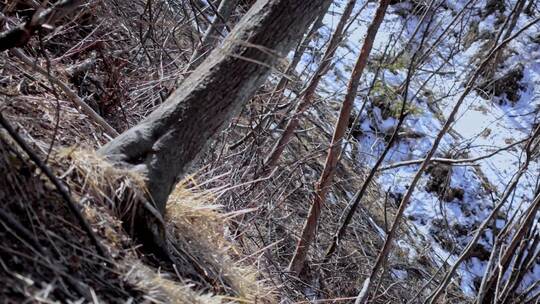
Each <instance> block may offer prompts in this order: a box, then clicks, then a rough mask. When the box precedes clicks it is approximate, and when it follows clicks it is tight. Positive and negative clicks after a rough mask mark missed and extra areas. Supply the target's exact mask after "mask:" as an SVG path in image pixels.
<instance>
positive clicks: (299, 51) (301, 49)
mask: <svg viewBox="0 0 540 304" xmlns="http://www.w3.org/2000/svg"><path fill="white" fill-rule="evenodd" d="M331 4H332V2H328V5H327V6H326V7H325V8H324V9H323V11H324V13H322V14H319V17H318V18H317V19H316V20H315V22H313V25H312V26H311V29H310V30H309V32H308V34H307V35H306V37H304V39H303V40H302V42H300V44H298V47H297V48H296V50H295V51H294V55H293V58H292V60H291V63H289V65H288V66H287V70H285V75H291V74H293V73H294V71H295V70H296V67H297V66H298V63H300V59H302V56H303V55H304V53H305V52H306V49H307V47H308V46H309V43H310V42H311V40H312V39H313V37H314V36H315V34H316V33H317V32H318V31H319V29H320V28H321V26H323V20H324V16H325V15H326V12H327V11H328V9H329V8H330V5H331ZM288 82H289V80H288V79H287V77H285V76H283V77H281V79H280V80H279V82H278V84H277V85H276V88H275V89H274V91H278V92H280V91H281V90H283V89H284V88H285V87H286V86H287V83H288Z"/></svg>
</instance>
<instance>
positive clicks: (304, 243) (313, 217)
mask: <svg viewBox="0 0 540 304" xmlns="http://www.w3.org/2000/svg"><path fill="white" fill-rule="evenodd" d="M389 2H390V0H381V1H380V2H379V7H378V8H377V11H376V13H375V16H374V17H373V21H372V22H371V24H370V25H369V28H368V30H367V34H366V37H365V39H364V45H363V46H362V49H361V51H360V55H358V59H357V61H356V64H355V66H354V69H353V72H352V75H351V79H350V80H349V84H348V89H347V94H346V95H345V99H344V100H343V105H342V106H341V110H340V113H339V118H338V121H337V123H336V127H335V130H334V135H333V137H332V142H331V143H330V148H329V150H328V155H327V157H326V163H325V165H324V169H323V172H322V174H321V177H320V179H319V182H318V183H317V185H316V187H315V196H314V198H313V202H312V203H311V208H310V209H309V214H308V217H307V219H306V222H305V224H304V228H303V229H302V235H301V237H300V240H299V241H298V244H297V246H296V250H295V253H294V256H293V258H292V259H291V263H290V265H289V270H290V271H291V272H292V273H294V274H296V275H299V274H300V272H301V271H302V269H303V267H304V263H305V260H306V256H307V251H308V249H309V246H310V245H311V243H312V242H313V239H314V238H315V230H316V228H317V223H318V221H319V216H320V214H321V208H322V205H323V204H324V201H325V199H326V193H327V191H328V187H329V186H330V184H331V183H332V178H333V176H334V172H335V170H336V165H337V162H338V158H339V155H340V153H341V144H342V143H341V141H342V139H343V136H344V135H345V132H346V131H347V126H348V123H349V117H350V115H351V110H352V108H353V104H354V100H355V98H356V95H357V92H358V85H359V83H360V77H361V76H362V72H363V71H364V67H365V66H366V64H367V60H368V57H369V54H370V52H371V48H372V47H373V41H374V40H375V36H376V35H377V31H378V30H379V26H380V25H381V23H382V21H383V19H384V15H385V13H386V8H387V7H388V4H389Z"/></svg>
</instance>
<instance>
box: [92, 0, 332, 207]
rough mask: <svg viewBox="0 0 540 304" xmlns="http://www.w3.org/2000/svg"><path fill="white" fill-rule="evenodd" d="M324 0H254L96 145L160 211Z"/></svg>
mask: <svg viewBox="0 0 540 304" xmlns="http://www.w3.org/2000/svg"><path fill="white" fill-rule="evenodd" d="M328 1H330V0H312V1H303V0H259V1H257V2H256V3H255V4H254V5H253V6H252V8H251V9H250V10H249V11H248V12H247V13H246V15H245V16H244V17H243V18H242V20H241V21H240V22H239V24H238V25H237V26H236V27H235V28H234V29H233V31H232V32H231V33H230V35H229V36H228V37H227V39H226V40H225V41H224V43H223V44H222V46H221V47H220V48H218V49H216V50H214V51H213V52H212V53H211V54H210V56H209V57H208V58H207V59H206V60H205V61H204V62H203V63H202V64H201V65H200V66H199V67H198V68H197V69H196V70H195V71H194V72H193V73H192V74H191V75H190V76H189V77H188V78H187V79H186V80H184V82H183V83H182V84H181V86H180V87H179V88H178V89H177V90H176V91H175V92H174V93H173V94H172V95H171V96H170V97H169V98H168V100H167V101H166V102H165V103H164V104H163V105H161V106H160V107H159V108H158V109H156V110H155V111H154V112H153V113H151V114H150V115H149V116H148V117H147V118H146V119H145V120H143V121H142V122H141V123H139V124H138V125H136V126H134V127H133V128H131V129H129V130H127V131H126V132H124V133H123V134H121V135H120V136H118V137H117V138H115V139H114V140H112V141H111V142H109V143H108V144H107V145H105V146H104V147H103V148H101V149H100V150H99V153H100V154H101V155H104V156H106V157H107V158H108V159H109V160H110V161H112V162H116V163H118V164H121V165H125V166H128V167H131V168H133V169H134V170H137V171H140V172H142V173H143V174H145V175H146V177H147V188H148V191H149V194H150V196H151V197H152V199H153V200H154V203H155V206H156V208H157V209H158V211H159V212H160V213H161V214H164V212H165V204H166V201H167V198H168V196H169V193H170V192H171V190H172V189H173V187H174V185H175V184H176V182H177V180H178V179H179V178H180V177H182V176H183V175H184V174H185V173H186V170H188V168H189V165H190V163H191V162H192V161H193V160H194V159H195V158H196V157H197V155H198V154H199V153H200V152H201V150H203V149H204V147H205V146H206V145H207V143H208V142H209V140H210V139H211V137H212V136H213V135H214V134H216V133H217V132H218V131H219V130H220V128H221V127H222V126H223V125H224V123H226V122H227V121H229V120H230V118H231V117H232V116H233V115H235V114H237V113H238V111H239V110H240V108H241V106H242V105H244V104H245V103H246V102H247V101H248V100H249V98H250V97H252V96H253V95H254V93H255V91H256V90H257V89H258V88H259V87H260V86H261V85H262V83H263V82H264V81H265V79H266V78H267V76H268V74H269V72H270V67H271V66H272V65H273V64H274V63H275V62H276V61H277V59H278V57H279V56H284V55H285V54H286V53H287V52H288V51H289V50H290V49H291V48H292V47H293V46H294V44H295V43H297V42H298V41H299V39H300V38H301V37H302V34H303V33H304V32H305V31H306V29H307V27H308V26H309V24H310V23H311V22H313V20H314V19H315V17H317V15H318V14H319V13H320V12H321V10H322V8H323V7H324V5H325V4H327V2H328Z"/></svg>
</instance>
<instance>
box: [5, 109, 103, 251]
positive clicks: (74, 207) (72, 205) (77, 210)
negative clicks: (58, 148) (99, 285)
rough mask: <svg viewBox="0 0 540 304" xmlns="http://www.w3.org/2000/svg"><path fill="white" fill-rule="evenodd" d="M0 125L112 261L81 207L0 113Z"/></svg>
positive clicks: (97, 247) (94, 242) (93, 242)
mask: <svg viewBox="0 0 540 304" xmlns="http://www.w3.org/2000/svg"><path fill="white" fill-rule="evenodd" d="M0 125H1V126H2V127H3V128H4V129H6V131H7V133H8V134H9V136H11V138H13V140H14V141H15V142H16V143H17V145H19V147H21V149H22V150H23V151H24V152H25V153H26V154H27V155H28V157H29V158H30V160H32V162H34V163H35V164H36V166H37V167H38V168H39V169H40V170H41V171H42V172H43V174H45V176H47V178H48V179H49V180H50V181H51V183H52V184H53V185H54V187H55V188H56V189H57V190H58V193H59V194H60V196H61V197H62V199H64V201H65V202H66V204H67V206H68V208H69V210H70V211H71V213H72V214H73V216H75V218H76V219H77V221H79V223H80V225H81V226H82V228H83V230H84V232H86V234H87V235H88V237H89V238H90V241H91V242H92V244H93V245H94V246H95V247H96V250H97V252H98V253H99V254H100V255H101V256H102V257H103V258H104V259H105V260H107V261H112V259H111V258H110V257H109V254H108V253H107V250H106V249H105V247H103V245H102V244H101V243H100V242H99V240H98V238H97V236H96V234H95V233H94V231H93V230H92V228H91V227H90V224H89V223H88V221H86V219H85V218H84V216H83V215H82V213H81V207H80V206H79V204H78V203H77V202H76V201H75V200H74V199H73V197H71V195H70V194H69V193H68V191H67V190H66V188H65V187H64V186H63V185H62V183H61V182H60V180H58V178H57V177H56V176H55V175H54V174H53V173H52V171H51V170H50V169H49V167H48V166H47V165H46V164H44V163H43V162H42V161H41V160H40V159H39V157H38V156H37V155H36V153H34V151H32V149H31V148H30V147H29V146H28V144H27V143H26V142H25V140H24V139H23V138H22V137H21V136H20V135H19V133H17V131H15V129H13V127H12V126H11V124H10V123H9V122H8V121H7V120H6V119H5V118H4V116H3V115H2V113H1V112H0Z"/></svg>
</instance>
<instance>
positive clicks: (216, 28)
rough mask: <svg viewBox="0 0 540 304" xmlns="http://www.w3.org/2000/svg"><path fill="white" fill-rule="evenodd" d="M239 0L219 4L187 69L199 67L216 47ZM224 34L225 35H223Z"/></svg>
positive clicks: (226, 0)
mask: <svg viewBox="0 0 540 304" xmlns="http://www.w3.org/2000/svg"><path fill="white" fill-rule="evenodd" d="M237 4H238V0H223V1H221V3H220V4H219V7H218V9H217V12H216V15H215V16H214V20H213V21H212V23H211V24H210V25H209V26H208V28H207V29H206V31H205V32H204V36H203V38H202V40H201V44H200V45H199V47H198V48H197V49H196V50H195V52H193V55H192V56H191V59H190V60H189V64H188V66H187V68H186V71H191V70H193V69H195V68H197V67H198V66H199V65H200V64H201V62H203V61H204V59H205V58H206V57H207V56H208V54H209V53H210V51H211V50H212V49H213V48H214V47H216V45H217V44H218V41H219V35H222V32H223V30H224V29H225V26H226V25H227V20H229V17H230V16H231V14H232V12H233V11H234V9H235V8H236V5H237ZM223 36H224V35H223Z"/></svg>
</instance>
